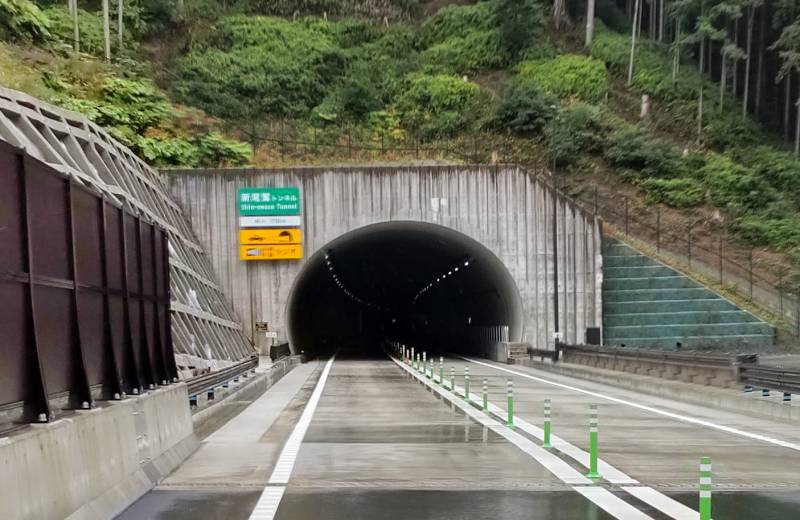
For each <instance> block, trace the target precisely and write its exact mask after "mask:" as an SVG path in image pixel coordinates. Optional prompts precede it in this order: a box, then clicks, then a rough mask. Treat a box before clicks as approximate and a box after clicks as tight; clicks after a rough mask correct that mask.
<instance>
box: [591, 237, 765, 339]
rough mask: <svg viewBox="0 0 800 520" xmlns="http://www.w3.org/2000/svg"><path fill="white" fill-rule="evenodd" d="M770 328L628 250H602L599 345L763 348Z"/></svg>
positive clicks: (615, 245)
mask: <svg viewBox="0 0 800 520" xmlns="http://www.w3.org/2000/svg"><path fill="white" fill-rule="evenodd" d="M774 338H775V329H774V327H772V325H770V324H768V323H766V322H764V321H762V320H760V319H758V318H757V317H755V316H753V315H752V314H750V313H748V312H746V311H744V310H742V309H740V308H738V307H737V306H736V305H734V304H733V303H731V302H730V301H728V300H726V299H724V298H722V297H721V296H720V295H718V294H716V293H714V292H713V291H711V290H709V289H708V288H706V287H703V286H702V285H700V284H699V283H697V282H696V281H694V280H692V279H691V278H689V277H687V276H685V275H684V274H682V273H680V272H678V271H676V270H674V269H672V268H671V267H668V266H666V265H664V264H661V263H659V262H658V261H656V260H654V259H652V258H649V257H647V256H645V255H643V254H641V253H639V252H638V251H636V250H635V249H633V248H631V247H630V246H628V245H626V244H623V243H621V242H619V241H616V240H613V239H606V240H605V243H604V247H603V339H604V343H605V344H606V345H622V344H625V345H626V346H631V347H634V346H636V347H656V348H675V347H676V345H677V344H678V343H680V344H681V346H682V347H689V348H693V347H698V348H702V347H711V348H716V347H720V348H721V347H726V348H729V347H740V346H748V347H765V346H769V345H771V344H772V343H773V342H774Z"/></svg>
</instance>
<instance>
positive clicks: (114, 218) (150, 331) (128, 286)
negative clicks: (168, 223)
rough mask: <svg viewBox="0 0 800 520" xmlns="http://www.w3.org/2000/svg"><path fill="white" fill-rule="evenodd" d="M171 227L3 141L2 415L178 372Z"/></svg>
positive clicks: (11, 416) (78, 401) (134, 388)
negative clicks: (105, 196)
mask: <svg viewBox="0 0 800 520" xmlns="http://www.w3.org/2000/svg"><path fill="white" fill-rule="evenodd" d="M166 255H167V234H166V233H165V232H164V231H163V230H162V229H160V228H157V227H155V226H154V225H153V224H151V223H149V222H144V221H142V220H141V219H140V218H139V217H136V216H134V215H132V214H130V213H128V212H127V211H124V210H123V209H121V208H119V207H116V206H115V205H114V204H112V203H111V202H109V201H106V200H104V199H103V198H102V197H101V196H100V195H99V194H97V193H94V192H92V191H90V190H89V189H87V188H85V187H83V186H81V185H78V184H76V182H75V181H74V180H73V179H70V178H68V177H66V176H64V175H61V174H59V173H58V172H56V171H55V170H53V169H52V168H51V167H50V166H47V165H45V164H43V163H41V162H38V161H36V160H34V159H32V158H30V157H28V156H26V155H24V153H23V152H22V151H21V150H18V149H15V148H13V147H11V146H9V145H7V144H5V143H0V359H1V360H2V363H0V412H5V413H3V414H2V416H0V417H3V419H2V420H3V422H8V421H18V420H24V421H31V420H39V421H41V420H49V419H51V418H52V417H54V415H55V412H56V411H57V410H62V409H72V408H86V407H90V406H92V404H93V402H94V400H95V399H101V398H102V399H119V398H122V397H124V395H125V393H138V392H139V391H141V389H142V388H143V387H144V388H147V387H152V386H155V385H158V384H166V383H168V382H172V381H174V380H176V377H177V370H176V368H175V364H174V360H173V357H174V356H173V353H172V339H171V336H170V329H169V290H168V287H169V268H168V266H167V263H166V260H165V259H166Z"/></svg>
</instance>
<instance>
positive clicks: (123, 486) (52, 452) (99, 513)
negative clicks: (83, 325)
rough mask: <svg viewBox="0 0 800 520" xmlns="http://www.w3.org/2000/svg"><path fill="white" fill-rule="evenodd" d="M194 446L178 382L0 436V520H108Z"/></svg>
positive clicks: (166, 473)
mask: <svg viewBox="0 0 800 520" xmlns="http://www.w3.org/2000/svg"><path fill="white" fill-rule="evenodd" d="M197 445H198V443H197V440H196V438H195V436H194V434H193V429H192V418H191V415H190V412H189V406H188V403H187V393H186V386H185V385H184V384H175V385H171V386H169V387H165V388H160V389H158V390H154V391H152V392H148V393H146V394H144V395H141V396H138V397H131V398H128V399H125V400H124V401H120V402H113V403H108V404H107V405H105V406H102V407H100V408H96V409H93V410H89V411H85V412H84V411H80V412H76V413H75V414H74V415H72V416H70V417H68V418H64V419H61V420H57V421H55V422H52V423H48V424H42V425H32V426H30V427H28V428H26V429H25V431H23V432H21V433H19V434H16V435H14V436H12V437H9V438H0V468H2V471H0V518H2V519H3V520H12V519H13V520H17V519H20V520H22V519H25V520H27V519H31V520H50V519H53V520H62V519H65V518H66V519H69V520H84V519H85V520H90V519H97V520H100V519H108V518H113V517H114V516H115V515H117V514H119V513H120V512H122V511H123V510H124V509H125V508H126V507H128V506H129V505H130V504H131V503H132V502H133V501H135V500H136V499H138V498H139V497H140V496H142V495H143V494H144V493H146V492H147V491H149V490H150V489H152V487H153V486H154V485H155V484H156V483H157V482H158V481H159V480H161V479H162V478H163V477H165V476H166V475H168V474H169V473H170V472H171V471H172V470H173V469H174V468H175V467H177V465H178V464H180V463H181V462H182V461H183V460H184V459H185V458H186V457H188V456H189V455H190V454H191V453H192V452H193V451H194V450H195V449H196V447H197Z"/></svg>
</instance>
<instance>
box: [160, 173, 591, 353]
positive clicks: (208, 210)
mask: <svg viewBox="0 0 800 520" xmlns="http://www.w3.org/2000/svg"><path fill="white" fill-rule="evenodd" d="M167 175H168V178H169V181H170V186H171V190H172V193H173V195H174V196H175V197H176V198H177V199H178V200H179V201H180V203H181V205H182V207H183V210H184V212H185V214H186V215H187V216H188V217H189V219H190V220H191V222H192V225H193V227H194V231H195V233H196V234H197V236H198V237H199V239H200V241H201V243H202V244H203V246H204V248H205V250H206V251H207V253H208V254H209V256H210V257H211V261H212V263H213V265H214V268H215V270H216V272H217V273H218V275H219V277H220V281H221V285H222V288H223V289H224V292H225V293H226V294H228V295H230V296H231V297H232V298H233V303H234V307H235V308H236V312H237V314H238V315H239V316H242V317H243V318H244V319H245V321H246V322H249V323H247V325H246V328H247V329H249V331H250V334H251V335H254V333H253V328H254V327H253V324H254V322H255V321H267V322H269V324H270V330H274V331H276V332H278V335H279V338H278V342H282V341H286V340H287V335H286V326H285V323H284V314H285V307H286V303H287V301H288V299H289V296H290V292H291V288H292V284H293V282H294V280H295V277H296V276H297V274H298V273H299V272H300V270H301V269H302V267H303V266H304V264H305V260H302V261H299V262H243V261H241V260H239V256H238V206H237V191H238V189H239V188H243V187H269V186H298V187H299V188H300V190H301V194H302V197H303V216H302V218H303V220H302V223H303V228H304V229H303V231H304V248H305V258H306V259H307V258H309V257H310V256H311V255H312V254H314V253H315V252H316V251H318V250H319V249H321V248H322V247H324V246H325V245H326V244H327V243H328V242H330V241H331V240H333V239H335V238H337V237H339V236H341V235H342V234H344V233H346V232H348V231H351V230H353V229H356V228H360V227H363V226H366V225H369V224H375V223H379V222H387V221H396V220H410V221H418V222H428V223H433V224H439V225H442V226H447V227H449V228H451V229H454V230H456V231H458V232H461V233H463V234H465V235H467V236H468V237H470V238H472V239H474V240H476V241H477V242H480V243H481V244H483V245H484V246H486V247H487V248H489V249H490V250H491V251H493V252H494V253H495V254H496V255H497V257H498V258H499V259H500V260H501V261H502V263H503V264H504V266H505V267H506V268H507V269H508V271H509V273H510V274H511V276H512V277H513V279H514V281H515V282H516V284H517V288H518V289H519V292H520V296H521V299H522V305H523V307H524V321H525V323H524V333H523V334H522V337H514V334H513V332H512V333H511V337H509V338H506V340H509V341H525V342H528V343H530V344H532V345H534V346H536V347H538V348H546V347H547V346H552V345H553V331H554V330H555V324H554V315H555V313H554V312H553V300H554V298H553V293H554V289H555V288H554V285H555V284H554V280H553V278H554V276H553V273H554V263H553V257H554V251H553V236H552V233H553V226H552V222H553V215H554V214H555V215H556V221H557V233H556V234H557V240H556V242H557V251H558V258H559V264H558V274H559V276H558V283H557V288H558V292H559V322H560V327H559V328H560V331H561V333H562V341H564V342H568V343H571V344H581V343H584V342H585V337H584V336H585V330H586V327H599V326H600V323H601V319H602V318H601V313H602V305H601V294H600V293H601V291H600V287H601V283H602V265H601V263H602V256H601V252H600V233H599V227H598V221H597V219H596V218H595V217H593V216H592V215H590V214H588V213H586V212H584V211H582V210H581V209H580V208H577V207H575V206H574V205H572V204H571V203H570V202H569V201H568V200H566V199H564V198H563V197H561V196H560V195H557V196H555V197H554V196H553V191H552V189H551V188H550V187H549V186H548V185H547V184H546V183H545V182H543V181H542V179H541V178H540V177H539V176H537V175H536V173H534V172H529V171H526V170H524V169H521V168H518V167H516V166H506V165H497V166H494V165H493V166H465V165H444V166H420V165H402V166H401V165H398V166H391V167H368V166H353V167H320V168H289V169H263V170H262V169H230V170H180V171H179V170H172V171H169V172H168V174H167ZM554 200H555V202H556V206H555V208H554V206H553V202H554ZM487 325H497V326H503V325H507V324H502V323H497V324H487Z"/></svg>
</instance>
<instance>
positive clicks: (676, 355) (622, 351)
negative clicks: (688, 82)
mask: <svg viewBox="0 0 800 520" xmlns="http://www.w3.org/2000/svg"><path fill="white" fill-rule="evenodd" d="M558 350H559V351H562V352H564V353H569V352H575V353H582V354H594V355H597V356H614V357H626V358H632V359H641V360H649V361H661V362H663V363H682V364H693V365H697V366H712V367H729V366H734V365H741V366H742V367H744V366H747V365H754V364H756V363H758V354H735V355H729V356H724V355H711V354H700V353H691V352H671V351H668V350H653V349H637V348H618V347H592V346H586V345H579V346H576V345H559V347H558Z"/></svg>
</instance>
